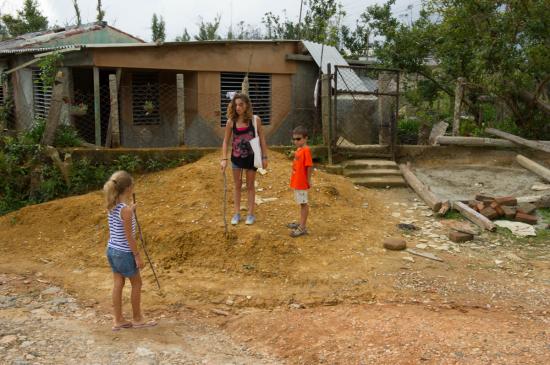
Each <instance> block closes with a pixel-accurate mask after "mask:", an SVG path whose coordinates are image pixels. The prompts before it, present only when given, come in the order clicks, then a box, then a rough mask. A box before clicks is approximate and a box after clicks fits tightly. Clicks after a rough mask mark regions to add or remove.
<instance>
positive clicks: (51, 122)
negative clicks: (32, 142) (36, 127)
mask: <svg viewBox="0 0 550 365" xmlns="http://www.w3.org/2000/svg"><path fill="white" fill-rule="evenodd" d="M64 82H65V75H63V72H61V71H59V72H58V73H57V75H56V76H55V81H54V85H53V89H52V98H51V101H50V110H49V112H48V117H47V118H46V128H45V129H44V134H43V135H42V139H41V141H40V144H42V145H46V146H51V145H52V144H53V141H54V139H55V131H56V130H57V126H58V125H59V121H60V118H61V108H62V106H63V88H64Z"/></svg>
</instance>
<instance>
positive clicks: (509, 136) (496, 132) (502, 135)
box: [485, 128, 550, 152]
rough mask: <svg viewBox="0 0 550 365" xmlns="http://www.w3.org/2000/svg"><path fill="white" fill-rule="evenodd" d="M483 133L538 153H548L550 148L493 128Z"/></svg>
mask: <svg viewBox="0 0 550 365" xmlns="http://www.w3.org/2000/svg"><path fill="white" fill-rule="evenodd" d="M485 132H487V133H490V134H492V135H495V136H497V137H500V138H504V139H507V140H509V141H512V142H514V143H516V144H519V145H521V146H526V147H529V148H532V149H535V150H539V151H544V152H550V146H549V145H547V144H545V143H542V142H539V141H531V140H528V139H525V138H521V137H518V136H514V135H513V134H510V133H506V132H503V131H500V130H498V129H494V128H486V129H485Z"/></svg>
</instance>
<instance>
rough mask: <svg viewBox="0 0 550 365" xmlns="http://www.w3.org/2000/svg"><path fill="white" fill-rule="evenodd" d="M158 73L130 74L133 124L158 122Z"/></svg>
mask: <svg viewBox="0 0 550 365" xmlns="http://www.w3.org/2000/svg"><path fill="white" fill-rule="evenodd" d="M159 86H160V85H159V74H158V73H157V72H136V73H133V74H132V114H133V116H134V125H159V124H160V110H159V107H160V97H159Z"/></svg>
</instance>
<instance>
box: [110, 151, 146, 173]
mask: <svg viewBox="0 0 550 365" xmlns="http://www.w3.org/2000/svg"><path fill="white" fill-rule="evenodd" d="M141 164H142V161H141V158H139V157H138V156H134V155H121V156H120V157H119V158H118V159H116V160H115V161H114V163H113V166H114V168H115V170H125V171H128V172H130V173H132V172H135V171H138V170H140V166H141Z"/></svg>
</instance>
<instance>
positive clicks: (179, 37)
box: [174, 28, 191, 42]
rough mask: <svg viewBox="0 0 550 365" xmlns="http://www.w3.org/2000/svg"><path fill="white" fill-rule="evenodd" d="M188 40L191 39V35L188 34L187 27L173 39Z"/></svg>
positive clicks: (177, 40) (176, 40) (178, 40)
mask: <svg viewBox="0 0 550 365" xmlns="http://www.w3.org/2000/svg"><path fill="white" fill-rule="evenodd" d="M190 40H191V36H190V35H189V32H188V31H187V28H184V29H183V34H182V35H180V36H177V37H176V39H174V41H175V42H189V41H190Z"/></svg>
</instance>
